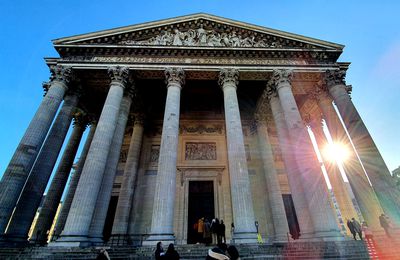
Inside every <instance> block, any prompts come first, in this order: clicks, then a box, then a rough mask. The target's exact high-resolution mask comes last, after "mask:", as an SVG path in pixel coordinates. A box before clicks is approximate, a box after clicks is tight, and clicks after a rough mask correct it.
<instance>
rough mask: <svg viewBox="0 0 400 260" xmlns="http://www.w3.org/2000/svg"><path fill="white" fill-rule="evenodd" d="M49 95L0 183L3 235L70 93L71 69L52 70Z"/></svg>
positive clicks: (0, 221)
mask: <svg viewBox="0 0 400 260" xmlns="http://www.w3.org/2000/svg"><path fill="white" fill-rule="evenodd" d="M50 72H51V77H50V83H49V84H47V85H46V87H48V90H47V93H46V95H45V96H44V98H43V100H42V102H41V104H40V106H39V108H38V110H37V111H36V113H35V115H34V116H33V118H32V121H31V122H30V124H29V126H28V128H27V129H26V131H25V134H24V136H23V137H22V139H21V141H20V143H19V144H18V147H17V149H16V150H15V152H14V155H13V157H12V158H11V161H10V163H9V164H8V166H7V168H6V171H5V172H4V175H3V177H2V179H1V182H0V234H2V233H3V232H4V231H5V229H6V226H7V224H8V221H9V219H10V217H11V214H12V212H13V209H14V207H15V204H16V203H17V200H18V198H19V195H20V193H21V191H22V189H23V187H24V184H25V182H26V180H27V178H28V175H29V173H30V171H31V168H32V165H33V163H34V162H35V159H36V156H37V155H38V153H39V150H40V148H41V147H42V144H43V141H44V139H45V138H46V135H47V132H48V130H49V128H50V126H51V123H52V122H53V119H54V116H55V114H56V112H57V109H58V107H59V106H60V103H61V101H62V100H63V98H64V94H65V92H66V91H67V90H68V84H69V82H70V79H71V73H72V69H71V68H70V67H63V66H60V65H57V66H51V67H50Z"/></svg>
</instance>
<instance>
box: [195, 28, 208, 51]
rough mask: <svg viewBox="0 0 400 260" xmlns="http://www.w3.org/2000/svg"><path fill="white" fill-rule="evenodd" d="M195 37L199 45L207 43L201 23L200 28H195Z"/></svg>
mask: <svg viewBox="0 0 400 260" xmlns="http://www.w3.org/2000/svg"><path fill="white" fill-rule="evenodd" d="M197 37H198V43H199V45H200V46H206V45H207V32H206V30H204V29H203V25H200V28H199V29H197Z"/></svg>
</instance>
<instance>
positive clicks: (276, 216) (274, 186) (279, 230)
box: [255, 114, 289, 242]
mask: <svg viewBox="0 0 400 260" xmlns="http://www.w3.org/2000/svg"><path fill="white" fill-rule="evenodd" d="M255 117H256V118H255V119H256V123H257V134H258V142H259V148H260V151H261V160H262V161H263V167H264V174H265V179H266V181H267V189H268V199H269V204H270V207H271V212H272V220H273V222H274V223H273V226H274V231H275V234H274V237H273V239H272V240H273V241H274V242H287V234H289V225H288V222H287V218H286V212H285V206H284V204H283V199H282V192H281V188H280V185H279V179H278V175H277V172H276V169H275V163H274V157H273V153H272V148H271V143H270V141H269V137H268V128H267V120H266V118H265V114H264V115H260V114H256V116H255Z"/></svg>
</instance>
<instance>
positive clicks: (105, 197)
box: [89, 89, 133, 244]
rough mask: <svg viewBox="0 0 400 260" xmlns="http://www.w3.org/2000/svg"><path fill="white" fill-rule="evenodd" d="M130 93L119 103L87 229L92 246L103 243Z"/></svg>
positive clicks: (130, 100)
mask: <svg viewBox="0 0 400 260" xmlns="http://www.w3.org/2000/svg"><path fill="white" fill-rule="evenodd" d="M132 91H133V89H130V90H129V91H126V92H127V93H126V94H125V95H124V97H123V98H122V101H121V108H120V110H119V116H118V121H117V127H116V128H115V133H114V137H113V140H112V143H111V147H110V153H109V155H108V158H107V164H106V168H105V171H104V177H103V181H102V184H101V188H100V191H99V195H98V197H97V202H96V207H95V210H94V214H93V219H92V223H91V225H90V229H89V238H90V240H91V242H92V243H93V244H97V243H98V244H101V243H103V242H104V241H103V229H104V224H105V222H106V217H107V212H108V207H109V204H110V200H111V193H112V189H113V184H114V179H115V174H116V173H117V167H118V162H119V156H120V153H121V147H122V143H123V141H124V134H125V128H126V123H127V122H128V116H129V112H130V109H131V104H132Z"/></svg>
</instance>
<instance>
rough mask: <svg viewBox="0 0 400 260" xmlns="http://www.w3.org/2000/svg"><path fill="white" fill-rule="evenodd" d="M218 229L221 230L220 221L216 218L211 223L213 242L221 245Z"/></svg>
mask: <svg viewBox="0 0 400 260" xmlns="http://www.w3.org/2000/svg"><path fill="white" fill-rule="evenodd" d="M218 229H219V220H218V218H214V219H213V220H212V222H211V232H212V240H213V241H212V242H213V243H215V244H219V243H220V242H219V240H218Z"/></svg>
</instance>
